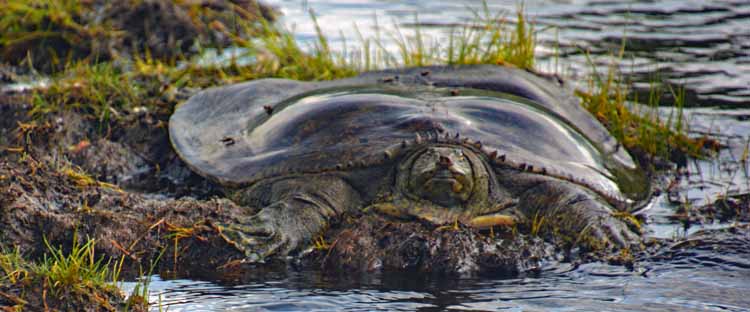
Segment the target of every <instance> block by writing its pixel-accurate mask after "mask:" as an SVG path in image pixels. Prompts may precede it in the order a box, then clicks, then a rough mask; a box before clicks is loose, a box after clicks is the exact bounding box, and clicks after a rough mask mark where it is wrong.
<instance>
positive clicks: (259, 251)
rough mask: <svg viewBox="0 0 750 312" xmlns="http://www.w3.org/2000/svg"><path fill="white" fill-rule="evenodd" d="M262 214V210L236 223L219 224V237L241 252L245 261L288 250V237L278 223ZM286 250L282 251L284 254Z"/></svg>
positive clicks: (261, 259) (253, 260)
mask: <svg viewBox="0 0 750 312" xmlns="http://www.w3.org/2000/svg"><path fill="white" fill-rule="evenodd" d="M272 220H273V219H268V218H266V216H264V215H263V211H262V212H260V213H258V214H256V215H254V216H252V217H249V218H247V219H245V220H243V221H240V222H239V223H238V224H229V225H220V226H219V228H220V230H221V237H222V238H223V239H224V240H225V241H226V242H227V243H229V244H230V245H232V246H233V247H234V248H236V249H237V250H239V251H241V252H243V253H244V254H245V257H246V261H248V262H251V263H255V262H263V261H264V260H265V259H267V258H268V257H270V256H273V255H276V254H277V253H278V252H279V251H280V250H289V248H288V247H287V248H285V246H287V245H289V244H288V243H289V241H290V239H289V237H287V235H284V234H283V232H284V231H282V230H281V228H279V225H278V224H276V223H274V222H272ZM286 253H288V252H284V255H285V254H286Z"/></svg>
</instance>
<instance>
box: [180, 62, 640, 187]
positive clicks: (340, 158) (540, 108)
mask: <svg viewBox="0 0 750 312" xmlns="http://www.w3.org/2000/svg"><path fill="white" fill-rule="evenodd" d="M169 130H170V138H171V140H172V143H173V145H174V147H175V150H176V151H177V153H178V154H179V155H180V157H181V158H182V159H183V160H184V161H185V162H186V163H187V164H188V165H189V166H190V167H191V168H192V169H193V170H195V171H196V172H198V173H199V174H201V175H203V176H205V177H208V178H211V179H213V180H216V181H218V182H219V183H222V184H225V185H230V186H242V185H249V184H252V183H254V182H256V181H258V180H260V179H265V178H269V177H273V176H280V175H287V174H291V173H305V172H323V171H332V170H351V169H352V168H357V167H362V166H365V167H366V166H370V165H373V164H376V163H382V162H384V161H386V160H387V158H386V157H384V155H389V156H390V155H391V153H397V152H398V150H399V149H403V147H404V146H408V145H410V144H425V142H426V141H429V142H435V141H437V142H446V141H450V142H453V143H456V144H470V145H472V146H474V147H475V148H477V149H479V150H481V151H483V152H484V153H485V154H486V155H493V157H496V158H494V159H493V161H495V162H496V163H504V164H509V165H513V166H516V167H521V169H529V170H535V169H534V168H536V170H540V172H542V173H545V174H549V175H554V176H559V177H563V178H566V179H569V180H573V181H576V182H579V183H580V184H584V185H586V186H587V187H589V188H591V189H592V190H594V191H596V192H598V193H600V194H605V195H607V197H608V198H615V199H617V200H624V199H625V197H623V195H622V194H623V193H628V194H627V195H632V194H630V193H632V192H629V191H628V192H623V188H622V185H623V180H628V181H631V182H632V180H633V179H632V178H623V177H631V176H632V175H628V174H623V172H633V171H634V169H635V165H634V164H633V161H632V159H631V158H630V156H629V155H628V154H627V152H625V151H624V149H618V148H617V142H616V141H615V140H614V139H613V138H611V137H610V135H609V134H608V133H607V132H606V130H605V129H604V128H603V127H602V126H601V125H600V124H599V123H598V122H597V121H596V120H595V119H594V118H592V117H591V116H590V115H589V114H588V113H586V112H585V111H584V110H583V109H582V108H581V107H580V106H579V105H578V103H577V102H576V101H575V100H574V98H573V97H572V96H571V92H570V90H567V89H564V88H562V87H560V86H559V84H558V83H557V82H555V81H550V80H547V79H544V78H541V77H538V76H536V75H533V74H530V73H528V72H525V71H521V70H516V69H511V68H504V67H497V66H473V67H461V68H451V67H430V68H414V69H407V70H400V71H399V70H392V71H383V72H375V73H367V74H364V75H362V76H360V77H356V78H350V79H342V80H337V81H329V82H299V81H292V80H283V79H264V80H257V81H251V82H247V83H242V84H237V85H231V86H227V87H221V88H215V89H209V90H206V91H203V92H201V93H199V94H197V95H195V96H193V97H192V98H190V99H189V100H188V101H187V102H186V103H184V104H183V105H181V106H179V107H178V108H177V109H176V111H175V113H174V114H173V115H172V117H171V119H170V124H169ZM457 134H458V137H457V136H456V135H457ZM467 140H468V141H467ZM478 142H481V143H478ZM501 155H502V156H501ZM629 184H632V183H629ZM631 197H632V196H631Z"/></svg>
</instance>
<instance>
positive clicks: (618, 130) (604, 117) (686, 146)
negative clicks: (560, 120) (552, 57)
mask: <svg viewBox="0 0 750 312" xmlns="http://www.w3.org/2000/svg"><path fill="white" fill-rule="evenodd" d="M621 55H622V52H621V54H620V58H621ZM589 63H590V66H591V68H592V69H594V73H593V74H592V76H591V77H590V79H589V81H588V91H584V90H577V91H576V95H578V97H579V98H580V99H581V102H582V105H583V106H584V107H585V108H586V109H587V110H588V111H589V112H590V113H591V114H593V115H594V116H595V117H596V118H597V119H598V120H599V121H600V122H601V123H602V124H604V125H605V126H606V127H607V129H609V132H610V133H611V134H612V135H613V136H614V137H615V138H616V139H617V140H618V141H619V142H621V143H622V144H623V145H624V146H625V147H626V148H628V149H629V150H631V151H633V150H635V151H637V152H640V153H641V154H647V155H651V156H658V157H661V158H663V159H666V160H669V159H672V158H673V155H674V153H675V152H679V153H682V154H683V155H688V156H691V157H704V156H705V155H706V150H704V145H705V141H704V140H703V139H693V138H690V137H688V136H687V129H686V127H685V125H684V124H683V120H684V116H683V107H684V105H685V91H684V89H683V88H678V89H677V90H675V89H674V88H673V87H671V86H669V87H668V88H669V92H671V94H672V95H673V97H674V99H675V108H674V111H673V112H672V114H670V116H669V117H668V118H667V119H666V120H664V119H663V118H662V117H661V115H660V114H659V112H658V108H659V102H660V96H661V94H662V89H661V87H660V86H659V84H657V83H655V82H654V83H652V84H651V88H650V92H649V98H648V100H647V101H646V102H641V101H639V99H637V98H632V97H631V93H630V89H629V88H628V86H627V85H626V83H625V79H624V78H623V77H622V76H621V74H618V71H617V68H616V66H615V65H614V64H615V63H616V62H613V63H612V64H610V66H609V67H608V70H607V73H606V74H605V75H604V76H602V75H601V74H600V73H599V72H597V71H596V67H595V66H594V64H593V63H591V61H590V59H589ZM639 104H640V105H639ZM632 107H635V109H631V108H632ZM638 107H646V108H648V109H649V111H648V112H641V111H639V110H638Z"/></svg>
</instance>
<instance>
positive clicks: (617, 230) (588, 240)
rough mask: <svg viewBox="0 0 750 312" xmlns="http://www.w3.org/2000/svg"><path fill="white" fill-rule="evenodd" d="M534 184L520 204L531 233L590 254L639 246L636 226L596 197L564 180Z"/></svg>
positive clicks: (543, 181)
mask: <svg viewBox="0 0 750 312" xmlns="http://www.w3.org/2000/svg"><path fill="white" fill-rule="evenodd" d="M537 182H538V183H537V184H535V185H534V186H532V187H531V188H529V189H527V190H526V191H525V192H523V194H522V195H521V198H520V201H519V207H520V208H521V209H522V210H523V213H524V215H525V216H526V218H527V223H528V224H529V227H530V228H531V230H532V232H537V233H547V234H552V235H555V238H557V239H561V240H562V241H563V242H565V243H568V244H570V245H573V246H575V245H577V246H583V247H586V248H588V249H589V250H592V251H595V250H612V249H618V248H637V247H638V246H640V241H641V240H640V235H639V234H637V233H636V232H634V230H635V231H638V229H637V225H635V224H631V226H629V224H628V223H627V222H626V220H624V219H623V218H620V217H618V216H619V215H620V214H618V213H616V211H615V210H614V209H613V208H612V207H610V205H609V204H607V203H606V202H605V201H604V200H603V199H601V198H600V197H599V196H598V195H596V194H594V193H593V192H591V191H588V190H586V189H584V188H583V187H580V186H578V185H576V184H573V183H570V182H566V181H559V180H552V179H551V178H543V179H540V180H539V181H537ZM631 228H634V229H631Z"/></svg>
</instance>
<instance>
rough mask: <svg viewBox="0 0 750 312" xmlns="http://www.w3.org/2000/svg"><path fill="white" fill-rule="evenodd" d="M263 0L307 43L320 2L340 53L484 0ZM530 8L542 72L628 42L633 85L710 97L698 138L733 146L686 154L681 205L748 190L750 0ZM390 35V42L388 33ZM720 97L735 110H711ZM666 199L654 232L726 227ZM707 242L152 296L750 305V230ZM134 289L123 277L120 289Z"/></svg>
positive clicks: (320, 303) (171, 306)
mask: <svg viewBox="0 0 750 312" xmlns="http://www.w3.org/2000/svg"><path fill="white" fill-rule="evenodd" d="M491 2H492V3H489V7H490V11H491V12H497V11H502V10H504V11H505V12H507V14H505V16H506V17H508V18H509V21H513V18H514V12H515V11H516V8H517V2H516V1H491ZM267 3H270V4H272V5H274V6H277V7H278V8H279V9H280V11H281V12H282V13H283V14H284V18H283V19H282V23H284V24H285V25H287V27H288V28H291V29H293V30H294V31H295V33H296V34H297V38H298V40H299V41H301V42H308V43H309V42H312V41H313V40H314V38H315V31H314V28H313V24H312V21H311V19H310V18H309V15H308V10H309V9H313V10H314V11H315V14H316V16H317V19H318V23H319V25H320V26H321V28H322V30H323V32H324V33H325V34H327V35H328V36H329V37H330V38H331V40H332V43H333V46H334V48H336V47H337V46H338V49H342V47H343V44H344V42H346V43H347V45H348V46H349V47H348V48H347V50H349V51H351V50H352V47H356V45H357V36H358V35H357V30H356V29H358V30H359V32H360V33H362V34H363V36H364V37H374V36H375V35H376V30H377V31H380V32H381V37H383V38H387V36H385V35H383V34H384V33H388V32H389V31H390V32H392V31H393V29H394V25H396V24H399V25H401V27H402V29H401V31H402V32H403V33H405V34H407V35H408V34H409V33H410V32H411V30H410V28H409V24H413V23H414V21H415V15H418V17H417V18H418V21H419V22H420V23H421V24H423V25H425V27H422V31H424V32H425V34H427V35H428V36H429V37H430V38H432V39H434V40H437V41H436V42H439V41H440V38H445V36H446V34H447V33H448V32H449V31H450V28H451V26H452V25H456V24H465V23H467V21H469V20H471V19H472V13H471V10H468V9H466V7H471V8H475V9H476V8H480V7H481V2H479V1H462V2H444V3H438V2H434V1H375V0H364V1H354V0H350V1H320V0H313V1H305V2H301V1H297V0H295V1H292V0H289V1H281V0H274V1H267ZM525 12H526V13H527V15H528V16H529V17H530V18H531V20H532V21H534V22H535V23H536V25H537V26H536V29H537V31H538V32H537V36H538V38H539V42H540V46H539V47H538V48H537V49H538V51H537V52H538V54H539V55H541V56H542V61H541V62H540V64H539V68H541V69H542V70H544V71H551V72H562V73H563V74H564V75H565V76H566V77H567V78H568V79H570V80H572V81H576V79H579V78H581V77H585V75H587V74H588V73H589V71H590V69H591V66H589V64H588V61H587V60H586V56H585V53H584V52H583V51H590V53H591V54H592V55H593V56H594V57H593V60H594V62H595V63H596V64H598V65H600V66H606V64H608V62H609V61H610V59H611V58H610V57H609V56H608V55H609V54H610V53H612V52H613V51H616V50H617V49H619V47H620V45H621V43H622V39H623V38H625V37H627V43H626V48H627V50H628V51H629V52H628V53H627V54H626V56H625V57H624V58H623V59H622V60H620V61H619V64H620V67H621V69H622V70H623V71H624V72H626V73H627V74H628V77H630V78H631V79H632V80H633V81H635V83H636V86H641V87H643V86H647V85H648V83H649V81H650V80H651V79H652V77H653V76H654V74H655V73H658V74H659V75H660V77H661V78H663V79H666V80H667V81H670V82H671V83H675V84H684V85H685V86H686V87H687V90H688V95H689V99H688V100H689V102H690V103H693V104H696V105H700V106H703V107H702V108H697V109H693V110H689V111H688V115H689V116H691V117H690V124H691V125H692V131H693V134H695V135H700V134H702V133H712V134H716V133H722V136H721V141H722V142H723V143H725V144H726V145H728V146H729V147H730V148H728V149H725V150H723V151H722V152H721V154H720V158H721V159H722V160H723V161H721V162H718V163H717V162H713V161H699V160H695V161H690V162H689V166H688V170H689V171H690V172H691V175H690V178H688V179H685V180H684V181H683V182H682V189H683V192H681V193H680V195H679V197H680V198H677V199H676V200H680V201H683V202H684V201H689V202H691V203H692V204H694V205H702V204H705V203H706V202H710V201H711V200H713V199H715V198H716V197H717V196H721V195H722V194H727V193H729V194H741V193H747V192H748V191H749V190H750V183H748V168H747V166H746V165H744V163H743V162H742V157H743V154H744V153H746V152H745V149H746V146H747V144H748V134H750V123H748V122H747V121H745V120H748V119H750V111H747V110H746V109H744V107H745V106H747V105H748V104H750V1H591V0H588V1H585V0H569V1H563V0H559V1H554V0H547V1H530V0H527V1H525ZM375 16H377V19H375ZM376 20H377V23H378V25H379V26H378V27H375V25H376V24H375V23H376ZM354 25H356V29H355V27H354ZM342 35H343V37H342ZM344 39H345V40H344ZM384 44H385V46H386V47H388V48H390V49H393V48H394V45H393V44H392V42H391V43H389V41H388V40H387V39H386V40H385V41H384ZM555 51H557V52H555ZM555 55H557V57H555ZM600 69H601V67H600ZM720 105H721V106H729V107H731V108H732V110H728V111H721V110H716V109H713V108H707V107H710V106H720ZM669 199H670V198H668V196H667V194H664V195H663V196H660V197H659V198H657V199H655V200H654V202H653V203H652V205H651V206H650V208H649V209H648V210H646V211H645V213H646V214H647V215H648V219H649V233H648V236H649V237H653V238H660V239H678V240H679V239H685V238H686V237H694V235H700V231H702V230H708V229H721V228H727V227H728V226H729V225H728V224H720V223H712V224H705V225H698V226H692V227H689V228H688V229H685V228H684V227H683V226H682V225H681V224H676V223H675V222H674V221H672V219H671V218H670V217H671V216H672V214H673V211H674V210H673V207H672V206H671V204H670V201H669ZM672 200H673V201H674V200H675V199H674V198H672ZM696 233H697V234H696ZM706 237H709V238H711V239H707V240H705V241H706V243H705V244H703V245H699V246H697V247H693V248H688V249H680V248H677V249H675V250H679V251H678V252H674V253H673V252H670V249H669V248H666V247H665V248H663V249H662V250H661V251H659V252H658V253H656V255H655V256H653V257H651V258H649V259H645V260H644V261H640V262H638V264H637V265H636V267H635V269H633V270H630V269H627V268H625V267H622V266H612V265H607V264H602V263H589V264H585V265H581V266H576V265H572V264H569V263H551V262H550V263H547V264H546V266H545V267H546V269H545V270H544V271H543V272H542V273H541V274H539V275H538V276H531V277H522V278H513V279H492V278H482V279H442V280H434V279H420V278H413V277H408V276H406V277H405V276H389V275H375V276H360V277H356V278H355V277H350V278H347V279H343V278H340V277H339V278H334V277H330V276H325V275H322V273H321V272H310V271H295V270H290V271H288V272H279V273H278V274H276V275H275V276H271V277H265V278H262V279H258V280H257V281H254V282H253V283H250V284H244V285H233V286H227V285H219V284H215V283H212V282H205V281H192V280H161V279H159V278H158V277H154V280H153V281H152V283H151V285H150V288H151V298H150V300H151V302H153V303H154V306H155V309H158V308H159V306H161V308H167V309H168V310H169V311H203V310H205V311H225V310H238V311H246V310H269V311H294V310H302V311H315V310H317V311H332V310H349V311H374V310H382V311H399V310H402V311H413V310H422V311H443V310H470V311H711V310H713V311H750V296H748V290H750V231H747V230H743V231H739V232H738V233H735V234H732V235H723V236H711V235H708V236H706ZM132 287H133V284H132V283H125V285H124V288H125V290H126V291H129V290H130V289H131V288H132Z"/></svg>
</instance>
